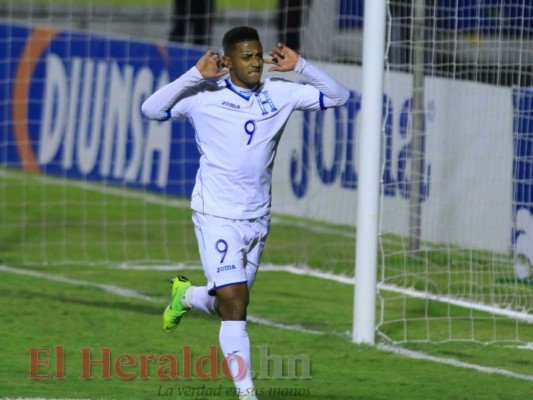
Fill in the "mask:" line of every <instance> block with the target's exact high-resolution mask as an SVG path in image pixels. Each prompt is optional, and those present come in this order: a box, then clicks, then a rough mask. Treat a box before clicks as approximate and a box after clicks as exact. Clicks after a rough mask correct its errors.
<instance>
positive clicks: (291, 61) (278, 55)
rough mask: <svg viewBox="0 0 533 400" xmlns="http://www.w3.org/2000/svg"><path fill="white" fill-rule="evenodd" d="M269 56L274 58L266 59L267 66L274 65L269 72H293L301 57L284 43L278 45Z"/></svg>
mask: <svg viewBox="0 0 533 400" xmlns="http://www.w3.org/2000/svg"><path fill="white" fill-rule="evenodd" d="M269 54H270V57H272V58H270V59H268V58H267V59H265V64H271V65H272V67H270V68H269V69H268V70H269V71H281V72H287V71H292V70H294V67H295V66H296V63H297V62H298V58H299V57H300V56H299V55H298V53H297V52H295V51H294V50H293V49H291V48H289V47H287V46H285V45H284V44H283V43H278V45H277V46H276V47H274V48H273V49H272V51H270V52H269Z"/></svg>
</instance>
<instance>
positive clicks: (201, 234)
mask: <svg viewBox="0 0 533 400" xmlns="http://www.w3.org/2000/svg"><path fill="white" fill-rule="evenodd" d="M192 220H193V222H194V230H195V232H196V238H197V240H198V250H199V252H200V258H201V260H202V265H203V268H204V272H205V276H206V278H207V287H208V289H209V294H211V295H213V296H214V295H215V289H216V288H222V287H224V286H229V285H235V284H239V283H247V284H248V289H251V288H252V285H253V282H254V279H255V275H256V273H257V269H258V268H259V263H260V261H261V254H262V253H263V247H264V245H265V241H266V238H267V235H268V231H269V227H270V215H265V216H263V217H259V218H254V219H227V218H221V217H215V216H213V215H207V214H202V213H199V212H197V211H193V215H192Z"/></svg>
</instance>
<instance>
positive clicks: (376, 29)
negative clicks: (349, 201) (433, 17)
mask: <svg viewBox="0 0 533 400" xmlns="http://www.w3.org/2000/svg"><path fill="white" fill-rule="evenodd" d="M385 16H386V3H385V0H379V1H376V0H366V1H365V14H364V20H365V24H364V34H363V38H364V43H363V86H362V91H361V95H362V105H361V113H362V121H361V133H360V137H361V139H360V145H359V160H360V168H359V192H358V197H357V199H358V202H357V240H356V259H355V294H354V316H353V338H352V339H353V341H354V342H356V343H368V344H374V341H375V317H376V312H375V309H376V280H377V253H378V226H379V225H378V224H379V196H380V173H381V136H382V135H381V132H382V104H383V75H384V72H383V71H384V59H385V57H384V52H385ZM381 49H383V50H382V51H381Z"/></svg>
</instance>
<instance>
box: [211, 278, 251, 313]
mask: <svg viewBox="0 0 533 400" xmlns="http://www.w3.org/2000/svg"><path fill="white" fill-rule="evenodd" d="M217 300H218V311H219V314H220V316H221V317H222V319H223V320H235V321H239V320H244V319H246V309H247V308H248V303H249V295H248V287H247V285H246V284H245V285H234V286H227V287H224V288H223V289H219V290H217Z"/></svg>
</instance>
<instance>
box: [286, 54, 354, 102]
mask: <svg viewBox="0 0 533 400" xmlns="http://www.w3.org/2000/svg"><path fill="white" fill-rule="evenodd" d="M294 70H295V71H296V72H297V73H298V74H300V75H302V76H303V77H304V78H305V79H306V80H307V82H308V85H305V84H303V85H301V88H300V90H299V92H300V91H301V93H299V96H301V98H302V99H303V98H306V97H307V96H308V95H310V96H312V92H313V89H314V90H315V93H316V92H318V99H317V104H318V107H319V108H316V107H317V104H315V105H314V106H310V105H309V104H308V105H307V106H302V105H300V106H299V107H298V108H297V109H299V110H304V111H311V110H317V109H322V110H324V109H326V108H329V107H340V106H342V105H344V104H346V102H347V101H348V99H349V98H350V91H349V90H348V89H347V88H346V87H344V86H343V85H342V84H341V83H339V82H338V81H337V80H336V79H334V78H333V77H331V76H329V75H328V74H327V73H325V72H324V71H322V70H321V69H320V68H318V67H316V66H314V65H313V64H310V63H308V62H307V61H306V60H305V59H304V58H303V57H300V58H299V59H298V63H297V64H296V67H295V68H294ZM309 107H311V108H309Z"/></svg>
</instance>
